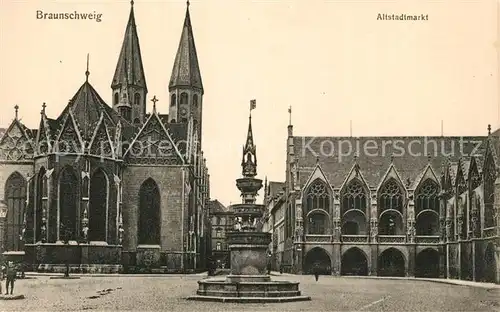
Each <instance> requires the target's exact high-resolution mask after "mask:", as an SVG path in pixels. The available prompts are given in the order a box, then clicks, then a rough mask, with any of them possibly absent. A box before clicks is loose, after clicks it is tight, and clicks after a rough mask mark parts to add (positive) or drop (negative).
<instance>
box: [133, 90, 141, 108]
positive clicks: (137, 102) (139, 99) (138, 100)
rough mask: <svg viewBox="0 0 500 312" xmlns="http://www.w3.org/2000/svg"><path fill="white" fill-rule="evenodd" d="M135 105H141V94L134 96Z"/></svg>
mask: <svg viewBox="0 0 500 312" xmlns="http://www.w3.org/2000/svg"><path fill="white" fill-rule="evenodd" d="M134 104H135V105H139V104H141V95H140V94H139V93H136V94H134Z"/></svg>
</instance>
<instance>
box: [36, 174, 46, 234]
mask: <svg viewBox="0 0 500 312" xmlns="http://www.w3.org/2000/svg"><path fill="white" fill-rule="evenodd" d="M45 173H46V171H45V168H44V167H42V168H40V171H39V172H38V176H37V179H36V200H35V201H36V202H35V206H36V208H35V209H36V210H35V241H37V242H38V241H42V218H43V197H44V195H45V188H46V185H45V181H46V179H45Z"/></svg>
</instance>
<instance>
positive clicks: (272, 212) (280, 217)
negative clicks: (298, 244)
mask: <svg viewBox="0 0 500 312" xmlns="http://www.w3.org/2000/svg"><path fill="white" fill-rule="evenodd" d="M285 202H286V199H285V183H283V182H274V181H270V182H269V183H267V181H266V183H265V185H264V205H265V207H266V211H265V213H264V216H263V218H262V220H263V225H262V229H263V232H268V233H271V234H272V236H271V237H272V241H271V243H270V246H269V250H270V252H271V260H270V261H271V269H272V270H274V271H279V270H280V268H283V270H284V271H285V272H286V271H287V270H289V269H290V265H289V264H287V263H286V262H284V261H283V260H284V257H283V253H284V250H285V249H284V246H285V214H284V212H285V208H284V204H285Z"/></svg>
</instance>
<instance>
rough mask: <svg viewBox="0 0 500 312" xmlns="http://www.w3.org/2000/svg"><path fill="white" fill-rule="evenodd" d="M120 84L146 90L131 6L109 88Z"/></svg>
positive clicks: (132, 7)
mask: <svg viewBox="0 0 500 312" xmlns="http://www.w3.org/2000/svg"><path fill="white" fill-rule="evenodd" d="M122 83H124V84H128V85H134V86H139V87H143V88H145V89H146V90H147V86H146V77H145V74H144V67H143V65H142V56H141V47H140V45H139V36H138V35H137V26H136V25H135V16H134V6H133V5H132V6H131V8H130V16H129V19H128V23H127V28H126V30H125V36H124V38H123V44H122V49H121V51H120V56H119V57H118V63H117V64H116V69H115V75H114V76H113V81H112V82H111V87H112V88H114V87H116V86H119V85H120V84H122Z"/></svg>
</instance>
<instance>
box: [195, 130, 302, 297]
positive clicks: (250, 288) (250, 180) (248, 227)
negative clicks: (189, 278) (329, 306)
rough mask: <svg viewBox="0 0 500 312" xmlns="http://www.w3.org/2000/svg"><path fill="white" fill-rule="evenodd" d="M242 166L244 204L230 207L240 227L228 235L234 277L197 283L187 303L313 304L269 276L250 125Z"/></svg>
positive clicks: (296, 285)
mask: <svg viewBox="0 0 500 312" xmlns="http://www.w3.org/2000/svg"><path fill="white" fill-rule="evenodd" d="M241 165H242V167H243V178H240V179H237V180H236V186H237V187H238V189H239V190H240V191H241V197H242V198H243V203H242V204H237V205H233V206H231V208H232V210H233V213H234V215H235V217H236V219H237V220H238V223H237V227H236V230H235V231H231V232H228V233H226V239H227V242H228V244H229V249H230V252H231V273H230V274H229V275H228V276H227V277H226V278H225V279H220V278H209V279H204V280H201V281H198V291H197V292H196V295H195V296H191V297H188V299H190V300H204V301H220V302H242V303H243V302H289V301H303V300H311V298H310V297H308V296H303V295H302V294H301V292H300V290H299V283H298V282H289V281H272V280H271V276H270V275H268V274H267V264H268V263H267V261H268V257H267V252H268V249H269V244H270V243H271V233H265V232H262V231H258V230H257V228H256V220H257V219H259V218H261V217H262V215H263V213H264V210H265V206H264V205H258V204H256V203H255V197H256V196H257V192H258V191H259V190H260V189H261V188H262V180H259V179H256V178H255V176H256V175H257V158H256V155H255V145H254V144H253V135H252V124H251V122H250V123H249V126H248V135H247V142H246V144H245V146H244V147H243V161H242V164H241Z"/></svg>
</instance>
